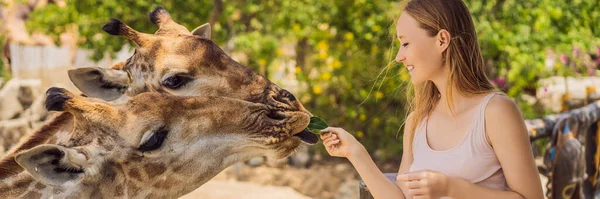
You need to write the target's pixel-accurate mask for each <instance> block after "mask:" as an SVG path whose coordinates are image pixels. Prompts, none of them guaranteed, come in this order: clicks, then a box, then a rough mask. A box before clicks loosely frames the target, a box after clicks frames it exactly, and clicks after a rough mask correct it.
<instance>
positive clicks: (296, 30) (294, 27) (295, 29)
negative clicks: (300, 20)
mask: <svg viewBox="0 0 600 199" xmlns="http://www.w3.org/2000/svg"><path fill="white" fill-rule="evenodd" d="M293 29H294V32H298V31H300V24H294V26H293Z"/></svg>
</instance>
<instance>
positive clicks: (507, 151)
mask: <svg viewBox="0 0 600 199" xmlns="http://www.w3.org/2000/svg"><path fill="white" fill-rule="evenodd" d="M485 118H486V120H485V126H486V127H485V131H486V132H487V135H488V137H489V141H490V142H491V144H492V146H493V148H494V152H495V153H496V156H497V157H498V160H499V161H500V165H501V166H502V170H503V172H504V176H505V177H506V182H507V184H508V186H509V188H510V191H497V190H492V189H489V188H484V187H481V186H478V185H475V184H472V183H469V182H467V181H465V180H462V179H456V178H451V180H450V182H451V183H450V189H449V194H450V196H452V197H454V198H528V199H529V198H535V199H537V198H544V196H543V193H542V183H541V182H540V177H539V175H538V171H537V169H536V167H535V162H534V159H533V153H532V152H531V146H530V145H531V144H530V142H529V137H528V134H527V130H526V128H525V123H524V120H523V117H522V115H521V112H520V111H519V108H518V107H517V105H516V104H515V103H514V102H513V101H512V100H511V99H510V98H509V97H506V96H497V97H494V98H492V100H491V101H490V103H489V105H488V106H487V108H486V111H485Z"/></svg>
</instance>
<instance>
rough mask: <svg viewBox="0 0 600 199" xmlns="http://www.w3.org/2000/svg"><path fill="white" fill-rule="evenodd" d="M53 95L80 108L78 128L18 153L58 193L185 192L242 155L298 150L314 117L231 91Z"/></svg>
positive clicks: (68, 107) (51, 104)
mask: <svg viewBox="0 0 600 199" xmlns="http://www.w3.org/2000/svg"><path fill="white" fill-rule="evenodd" d="M46 95H47V99H46V107H47V108H48V109H49V110H56V111H67V112H69V113H71V114H73V116H74V118H75V123H74V129H73V130H72V131H71V132H70V133H69V134H68V135H67V136H64V137H61V138H59V141H58V143H57V144H44V145H40V146H37V147H35V148H32V149H29V150H27V151H24V152H22V153H20V154H18V155H17V157H16V158H15V159H16V160H17V162H18V163H19V164H20V165H21V166H22V167H23V168H25V170H26V171H27V172H28V173H29V174H31V175H32V176H33V177H34V178H35V179H36V180H38V181H41V182H42V183H44V184H46V185H50V186H53V187H57V188H59V190H62V191H60V193H59V194H58V195H61V194H65V195H72V194H84V193H86V192H95V195H97V194H101V195H102V196H104V197H117V196H130V197H131V196H142V197H144V198H145V197H151V198H156V197H161V198H164V197H169V198H170V197H176V196H180V195H183V194H185V193H188V192H190V191H192V190H194V189H195V188H197V187H199V186H200V185H202V184H203V183H205V182H206V181H208V180H209V179H210V178H212V177H214V175H216V174H217V173H219V172H220V171H222V170H223V169H224V168H226V167H227V166H229V165H231V164H233V163H235V162H238V161H242V160H245V159H248V158H251V157H256V156H274V157H275V158H282V157H286V156H288V155H290V154H291V153H292V152H293V151H294V150H295V149H296V148H297V147H298V146H299V144H300V142H301V141H300V140H299V139H296V138H293V136H291V135H290V132H298V131H301V130H302V129H303V128H305V127H306V126H307V125H308V122H309V119H310V116H309V115H308V114H307V113H305V112H302V111H286V112H281V113H280V114H283V115H284V116H285V117H273V116H272V115H273V114H274V113H273V112H272V111H273V110H272V109H271V108H270V107H268V106H267V105H264V104H261V103H253V102H248V101H244V100H239V99H233V98H226V97H184V96H174V95H170V94H164V93H157V92H147V93H143V94H140V95H137V96H135V97H133V98H131V99H130V100H128V101H127V102H125V103H123V104H120V105H109V104H108V103H106V102H103V101H100V100H94V99H92V98H85V97H80V96H77V95H73V94H72V93H70V92H68V91H66V90H65V89H60V88H50V89H49V90H48V91H47V93H46ZM98 189H99V190H100V191H98ZM107 194H108V195H107ZM149 194H153V195H149ZM79 196H81V195H79Z"/></svg>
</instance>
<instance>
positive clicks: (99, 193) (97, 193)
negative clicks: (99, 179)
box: [90, 189, 104, 199]
mask: <svg viewBox="0 0 600 199" xmlns="http://www.w3.org/2000/svg"><path fill="white" fill-rule="evenodd" d="M96 198H104V195H102V191H101V190H100V189H96V190H95V191H94V192H92V196H91V197H90V199H96Z"/></svg>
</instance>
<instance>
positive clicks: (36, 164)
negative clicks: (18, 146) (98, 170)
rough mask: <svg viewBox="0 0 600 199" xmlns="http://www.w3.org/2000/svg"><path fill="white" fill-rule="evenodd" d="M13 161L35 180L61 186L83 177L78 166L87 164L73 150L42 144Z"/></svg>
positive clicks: (83, 170) (81, 155)
mask: <svg viewBox="0 0 600 199" xmlns="http://www.w3.org/2000/svg"><path fill="white" fill-rule="evenodd" d="M15 161H16V162H17V163H18V164H19V165H21V167H23V168H24V169H25V170H26V171H27V172H29V173H30V174H31V176H33V177H34V178H35V179H36V180H39V181H41V182H42V183H44V184H46V185H53V186H61V185H63V184H64V183H66V182H69V181H72V182H76V181H78V180H80V179H81V178H82V177H83V176H84V175H85V168H83V167H81V166H80V165H81V164H82V163H83V162H87V158H86V157H85V155H83V154H81V153H79V152H78V151H77V150H74V149H69V148H65V147H62V146H59V145H53V144H43V145H40V146H37V147H35V148H32V149H29V150H27V151H24V152H21V153H19V154H18V155H17V156H16V157H15Z"/></svg>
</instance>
